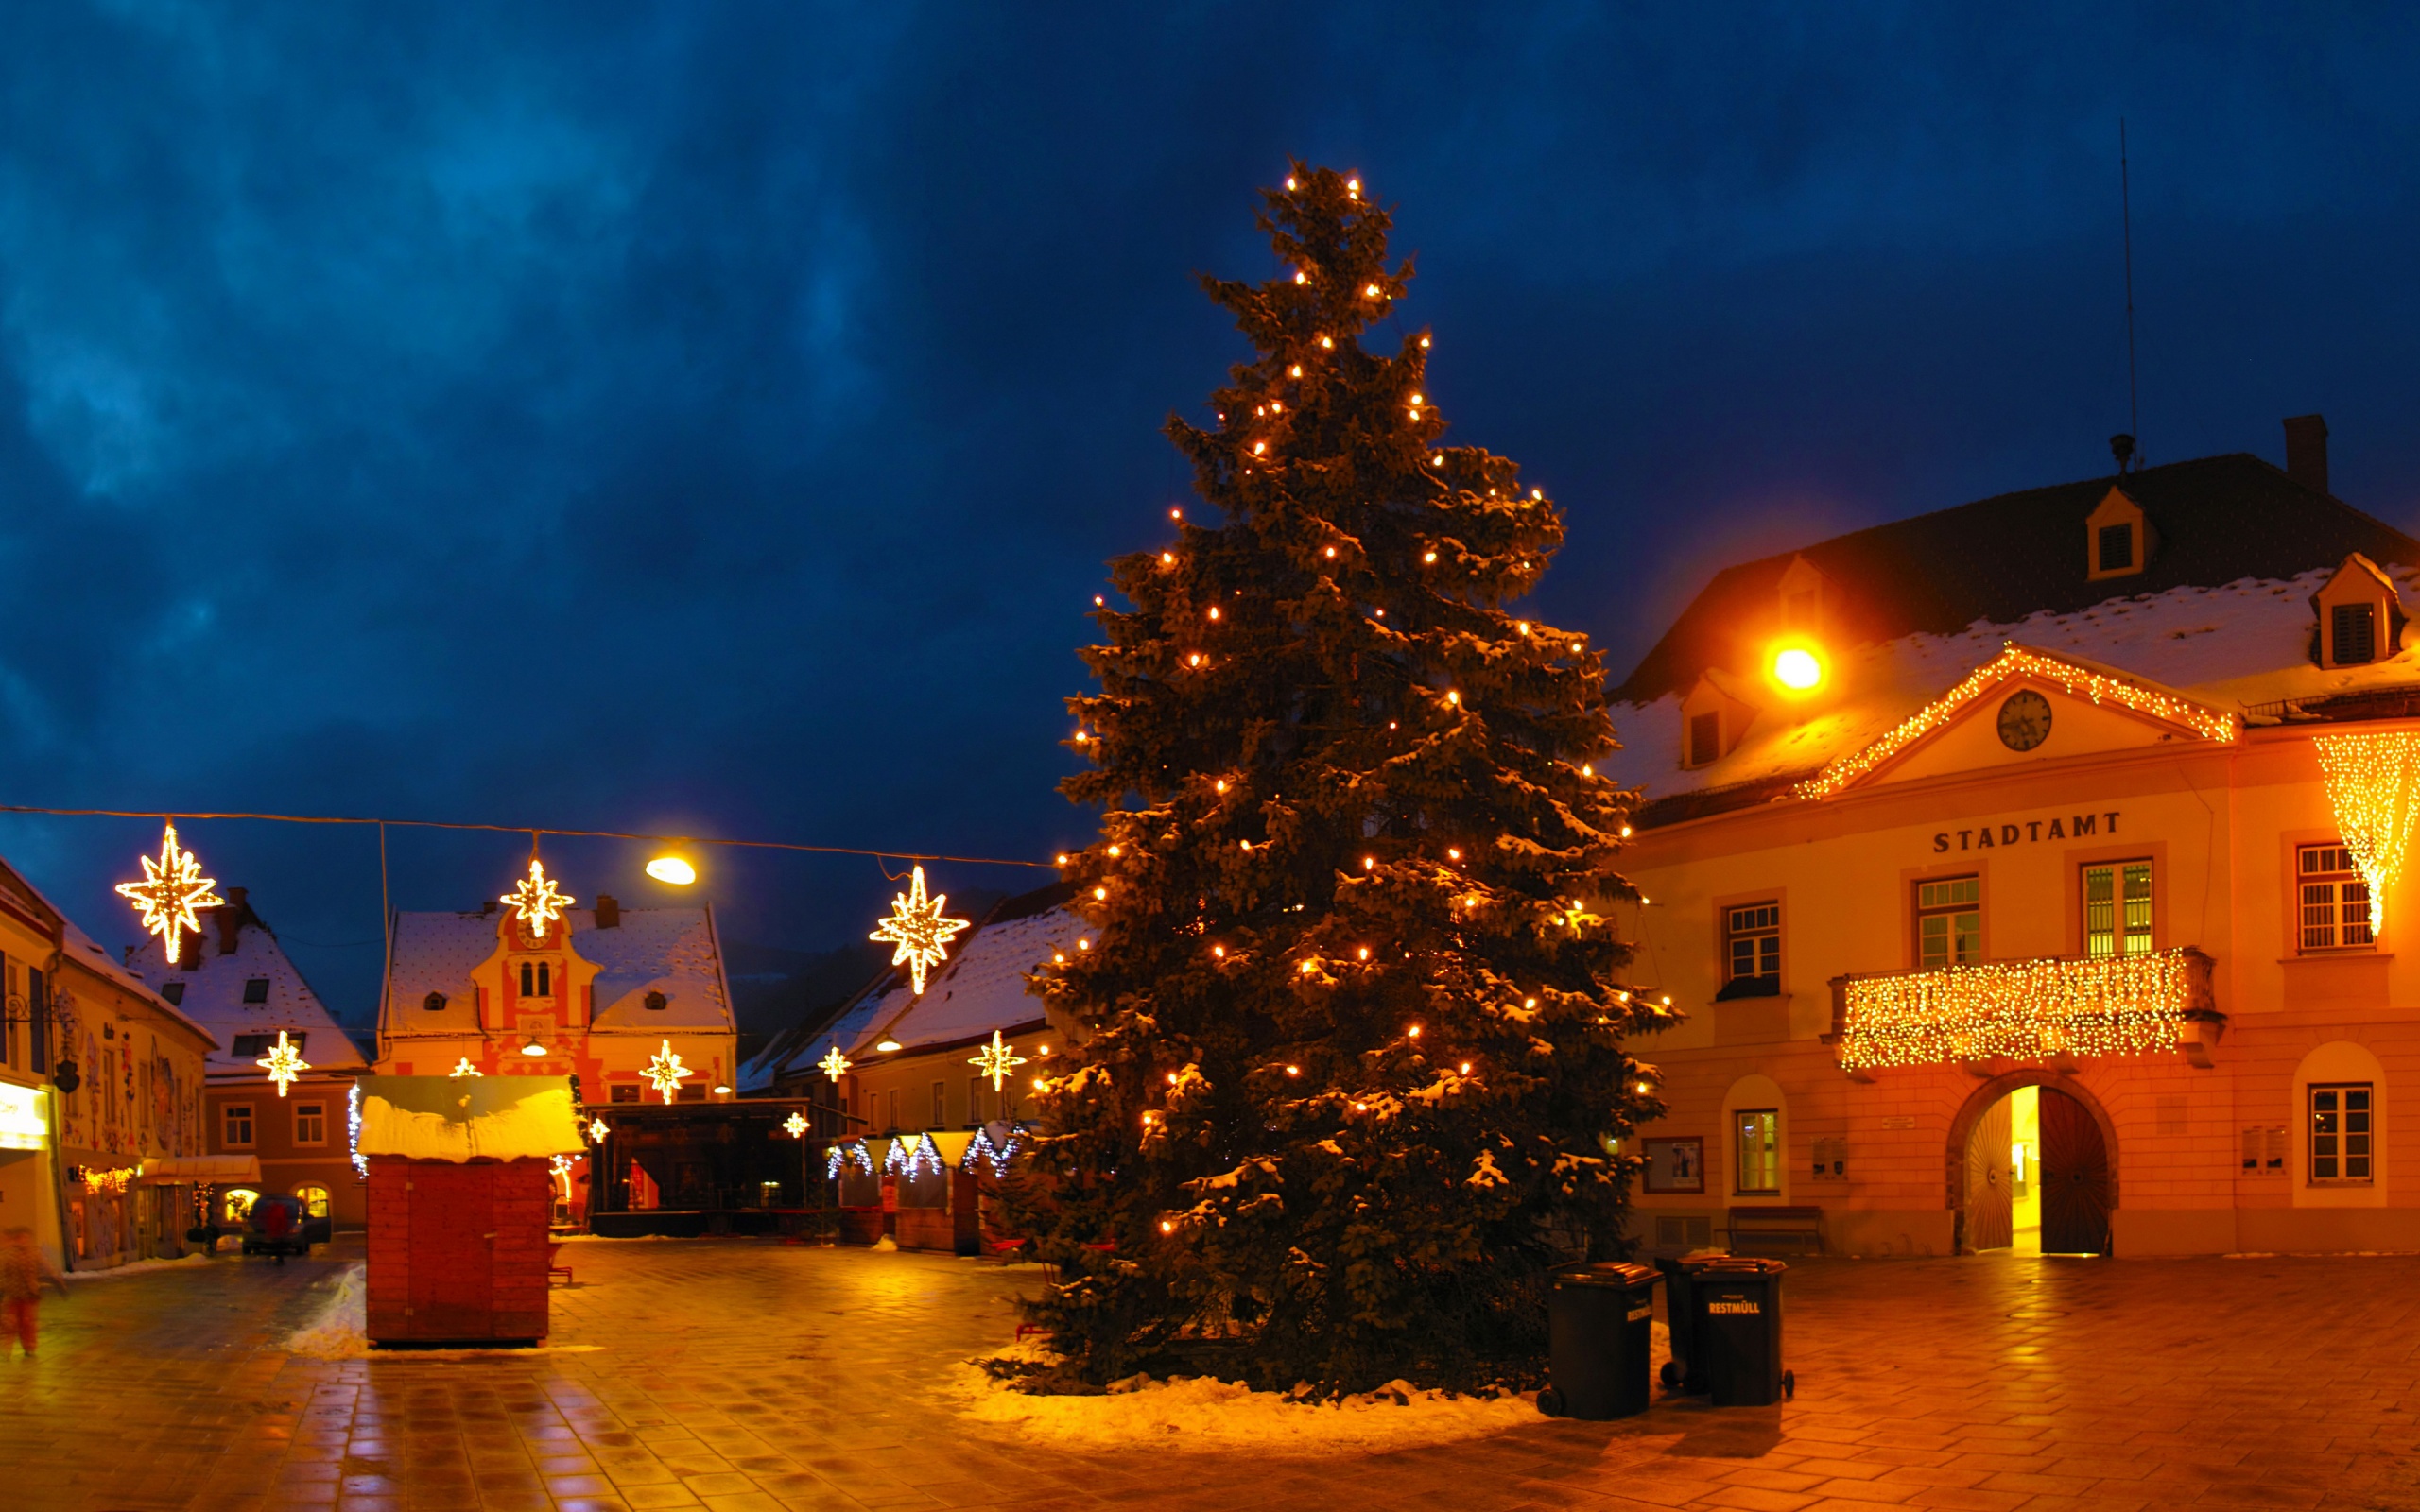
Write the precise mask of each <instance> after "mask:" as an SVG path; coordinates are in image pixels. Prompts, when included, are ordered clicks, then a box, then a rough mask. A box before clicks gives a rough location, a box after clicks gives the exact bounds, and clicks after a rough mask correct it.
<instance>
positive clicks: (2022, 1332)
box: [0, 1240, 2420, 1512]
mask: <svg viewBox="0 0 2420 1512" xmlns="http://www.w3.org/2000/svg"><path fill="white" fill-rule="evenodd" d="M354 1253H355V1254H357V1249H356V1250H355V1251H354ZM563 1259H564V1260H565V1261H566V1262H567V1263H570V1264H572V1266H573V1267H574V1269H575V1273H576V1284H574V1285H572V1286H570V1287H567V1288H562V1289H559V1290H557V1291H556V1292H555V1293H554V1294H553V1304H554V1327H555V1332H554V1336H553V1338H552V1339H551V1340H550V1341H549V1347H548V1348H547V1349H544V1351H518V1352H512V1351H479V1352H473V1353H449V1354H430V1353H392V1354H389V1353H381V1354H378V1355H376V1356H373V1357H371V1358H363V1359H321V1358H312V1357H308V1356H305V1355H302V1354H296V1353H290V1352H288V1351H287V1349H285V1343H286V1341H287V1340H289V1339H290V1338H291V1337H292V1336H293V1335H294V1334H295V1333H296V1332H297V1331H298V1330H301V1329H302V1328H303V1327H304V1326H305V1325H307V1324H308V1323H309V1322H310V1321H311V1320H312V1318H313V1317H314V1316H315V1315H316V1314H318V1313H319V1312H320V1311H321V1310H322V1309H323V1308H324V1306H325V1305H326V1303H327V1301H328V1299H329V1298H330V1297H331V1296H332V1295H334V1292H335V1289H336V1288H337V1285H338V1284H339V1283H340V1282H341V1280H343V1278H344V1276H345V1275H346V1274H347V1272H348V1270H349V1268H350V1267H351V1266H352V1265H354V1264H355V1263H357V1261H355V1260H353V1259H348V1258H346V1254H345V1251H344V1249H343V1246H338V1249H337V1254H336V1255H334V1256H332V1257H328V1258H319V1259H314V1260H310V1261H298V1262H295V1263H289V1264H286V1265H285V1266H274V1265H270V1264H268V1263H263V1262H258V1261H254V1262H240V1261H237V1260H235V1259H233V1257H226V1258H222V1259H220V1260H216V1261H212V1262H210V1263H191V1264H188V1265H182V1266H176V1267H171V1268H168V1269H165V1270H159V1271H154V1272H151V1273H148V1274H143V1275H130V1276H128V1277H125V1278H123V1279H116V1280H109V1279H104V1280H90V1281H79V1282H78V1283H76V1284H75V1287H74V1291H73V1295H72V1296H70V1297H68V1298H66V1299H64V1300H63V1301H62V1300H61V1298H60V1297H58V1296H57V1295H56V1294H55V1293H53V1294H52V1295H50V1296H49V1297H47V1298H46V1300H45V1301H44V1304H43V1349H42V1352H41V1354H40V1356H39V1357H38V1358H37V1359H35V1360H32V1361H26V1360H23V1359H16V1358H12V1359H10V1360H9V1361H8V1362H7V1364H6V1365H5V1366H0V1465H5V1466H7V1467H8V1468H9V1484H8V1486H7V1487H6V1489H5V1490H0V1506H6V1507H8V1508H11V1509H23V1512H37V1509H40V1512H47V1509H51V1508H61V1509H68V1508H73V1509H78V1512H98V1509H120V1508H124V1509H135V1508H144V1509H149V1508H162V1509H165V1508H179V1509H185V1508H190V1509H195V1512H204V1509H211V1512H215V1509H228V1512H233V1509H236V1508H278V1509H285V1508H297V1509H299V1508H330V1507H334V1508H343V1509H360V1512H367V1509H372V1508H377V1509H405V1508H412V1509H440V1508H445V1509H461V1508H481V1509H493V1512H520V1509H525V1508H526V1509H533V1512H534V1509H540V1508H549V1507H552V1508H564V1509H573V1508H600V1509H601V1508H623V1507H630V1508H654V1507H693V1506H695V1507H706V1508H713V1509H717V1512H738V1509H743V1508H801V1509H814V1512H827V1509H829V1512H838V1509H856V1508H901V1509H905V1508H927V1507H966V1508H973V1507H989V1508H1002V1509H1007V1508H1015V1509H1019V1512H1044V1509H1060V1508H1080V1507H1098V1506H1111V1505H1116V1506H1138V1507H1181V1508H1199V1509H1209V1508H1227V1507H1236V1508H1254V1509H1259V1508H1277V1507H1302V1508H1330V1507H1337V1506H1342V1505H1346V1504H1348V1503H1349V1504H1353V1505H1359V1506H1371V1507H1397V1506H1426V1507H1436V1508H1441V1509H1443V1508H1454V1509H1462V1508H1469V1509H1481V1512H1509V1509H1513V1508H1530V1507H1581V1508H1591V1509H1597V1508H1603V1509H1634V1508H1645V1507H1656V1508H1683V1507H1705V1508H1713V1507H1734V1508H1751V1509H1756V1508H1761V1509H1768V1512H1800V1509H1819V1512H1857V1509H1871V1508H1873V1507H1875V1506H1877V1505H1880V1506H1908V1507H1962V1508H1984V1509H2027V1512H2048V1509H2051V1508H2068V1507H2092V1508H2145V1507H2182V1506H2197V1507H2199V1506H2209V1507H2221V1506H2225V1507H2262V1508H2281V1507H2331V1508H2334V1507H2343V1508H2352V1507H2361V1508H2420V1472H2415V1469H2414V1461H2415V1457H2420V1390H2415V1380H2420V1328H2415V1324H2420V1258H2414V1257H2375V1258H2335V1259H2289V1258H2245V1259H2229V1260H2190V1261H2151V1260H2137V1261H2128V1260H2118V1261H2078V1260H2041V1259H2030V1258H2014V1257H1982V1258H1972V1259H1965V1260H1933V1261H1869V1262H1852V1261H1818V1262H1807V1263H1798V1264H1795V1265H1793V1267H1792V1269H1791V1272H1790V1274H1789V1278H1788V1286H1789V1293H1788V1312H1787V1317H1788V1332H1787V1338H1788V1356H1789V1365H1790V1366H1792V1367H1793V1368H1794V1369H1795V1371H1796V1373H1797V1381H1798V1396H1797V1399H1796V1400H1795V1401H1793V1402H1790V1403H1789V1404H1787V1405H1784V1406H1781V1407H1775V1408H1768V1409H1746V1408H1741V1409H1728V1410H1720V1411H1719V1410H1716V1409H1713V1408H1710V1407H1707V1406H1705V1405H1703V1403H1702V1402H1666V1403H1664V1404H1660V1405H1658V1406H1657V1407H1656V1408H1655V1409H1654V1410H1653V1411H1652V1412H1651V1413H1650V1414H1648V1415H1647V1416H1646V1417H1640V1418H1635V1419H1632V1420H1629V1421H1625V1422H1619V1423H1609V1424H1585V1423H1574V1422H1567V1421H1555V1420H1549V1419H1546V1418H1543V1417H1542V1418H1539V1419H1538V1420H1537V1421H1536V1422H1535V1423H1534V1425H1530V1426H1525V1427H1522V1428H1519V1429H1516V1430H1514V1431H1513V1432H1510V1433H1504V1434H1499V1435H1495V1436H1494V1437H1492V1438H1485V1439H1477V1440H1469V1441H1464V1442H1461V1443H1453V1444H1444V1445H1439V1446H1436V1447H1433V1448H1424V1449H1418V1450H1412V1451H1406V1452H1392V1453H1384V1454H1366V1453H1363V1454H1351V1455H1341V1456H1337V1457H1332V1458H1326V1459H1297V1460H1282V1459H1273V1458H1271V1457H1268V1456H1265V1455H1253V1454H1239V1453H1219V1454H1195V1453H1185V1452H1177V1451H1173V1450H1171V1449H1169V1448H1167V1447H1164V1446H1157V1445H1154V1446H1149V1447H1137V1448H1136V1449H1134V1450H1132V1451H1129V1452H1115V1453H1099V1452H1096V1453H1075V1452H1063V1451H1059V1450H1055V1449H1046V1448H1041V1447H1037V1446H1035V1445H1032V1444H1029V1443H1019V1442H1017V1441H1015V1440H1014V1439H1012V1438H1007V1437H1000V1436H995V1435H994V1434H995V1431H993V1430H987V1429H983V1428H980V1427H977V1426H976V1425H973V1424H970V1423H969V1422H967V1421H966V1420H965V1419H964V1418H962V1417H959V1416H958V1415H957V1414H956V1413H955V1412H954V1411H953V1410H952V1409H951V1408H950V1407H949V1406H948V1405H947V1403H946V1401H945V1400H943V1399H942V1395H941V1393H940V1392H939V1391H938V1390H937V1383H938V1382H939V1381H940V1379H941V1378H942V1375H943V1374H944V1373H945V1372H946V1371H948V1370H949V1368H950V1367H951V1366H954V1365H956V1364H957V1363H959V1362H961V1361H963V1360H965V1359H967V1358H968V1357H970V1356H972V1355H974V1354H977V1353H978V1352H980V1351H983V1350H985V1349H991V1348H995V1347H997V1346H999V1345H1001V1344H1004V1343H1006V1342H1007V1341H1008V1340H1009V1339H1010V1338H1011V1334H1012V1332H1013V1329H1014V1326H1015V1314H1014V1311H1013V1302H1014V1298H1015V1297H1017V1296H1018V1295H1019V1294H1021V1293H1023V1292H1026V1291H1029V1290H1030V1289H1031V1288H1033V1287H1034V1286H1036V1285H1038V1284H1039V1277H1040V1273H1039V1272H1038V1271H1037V1270H1035V1269H1032V1268H1029V1267H1026V1268H1018V1269H1010V1270H1004V1269H1001V1268H999V1267H997V1266H995V1265H993V1264H991V1263H985V1262H977V1261H968V1260H954V1259H948V1258H942V1257H934V1256H926V1255H918V1254H876V1253H871V1252H867V1251H862V1250H846V1249H842V1250H831V1249H816V1248H807V1247H800V1246H785V1245H781V1244H778V1243H774V1242H769V1241H737V1240H735V1241H724V1242H716V1241H667V1242H643V1241H631V1242H619V1243H616V1242H583V1243H575V1244H571V1245H567V1246H565V1247H564V1250H563Z"/></svg>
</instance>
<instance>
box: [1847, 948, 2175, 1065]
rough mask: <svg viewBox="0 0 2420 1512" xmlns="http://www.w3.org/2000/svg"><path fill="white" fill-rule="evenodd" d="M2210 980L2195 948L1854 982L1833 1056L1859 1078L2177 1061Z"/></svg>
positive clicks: (1946, 970) (1899, 973) (1948, 969)
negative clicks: (2158, 1056)
mask: <svg viewBox="0 0 2420 1512" xmlns="http://www.w3.org/2000/svg"><path fill="white" fill-rule="evenodd" d="M2209 977H2210V960H2209V957H2208V956H2206V955H2204V954H2202V953H2201V952H2199V951H2196V950H2193V949H2190V948H2189V947H2188V948H2185V949H2178V950H2168V951H2158V952H2154V953H2153V954H2149V955H2104V956H2100V957H2097V958H2086V959H2081V960H2079V959H2068V958H2065V957H2059V958H2052V959H2046V960H2031V961H2005V962H1997V963H1992V964H1987V965H1980V966H1947V967H1940V968H1936V969H1934V970H1932V971H1896V972H1892V973H1890V974H1888V975H1882V976H1867V977H1852V978H1850V979H1849V981H1848V982H1847V983H1846V984H1845V986H1844V988H1843V993H1842V1000H1841V1001H1842V1014H1843V1018H1842V1027H1841V1038H1840V1045H1839V1049H1838V1057H1839V1060H1840V1064H1841V1067H1842V1069H1844V1070H1849V1071H1859V1070H1867V1069H1871V1068H1875V1067H1880V1066H1938V1065H1948V1064H1953V1063H1956V1062H1959V1061H1970V1060H1988V1059H1990V1058H1991V1057H1995V1056H2007V1057H2011V1058H2013V1059H2018V1060H2033V1059H2039V1058H2041V1057H2046V1056H2061V1055H2074V1056H2130V1055H2143V1054H2147V1053H2149V1052H2152V1051H2159V1050H2174V1049H2175V1048H2176V1047H2177V1038H2178V1031H2179V1030H2180V1029H2181V1028H2182V1027H2183V1025H2184V1022H2185V1020H2186V1019H2187V1016H2188V1015H2196V1016H2198V1015H2201V1014H2204V1013H2206V1012H2208V1011H2209V1008H2208V1005H2209V1001H2210V997H2209Z"/></svg>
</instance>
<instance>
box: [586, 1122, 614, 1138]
mask: <svg viewBox="0 0 2420 1512" xmlns="http://www.w3.org/2000/svg"><path fill="white" fill-rule="evenodd" d="M613 1132H614V1130H613V1127H612V1125H608V1124H607V1123H606V1122H605V1121H604V1120H603V1119H601V1118H592V1119H590V1120H589V1121H588V1137H589V1138H590V1139H592V1140H595V1141H596V1143H599V1144H602V1143H605V1136H606V1135H608V1134H611V1133H613Z"/></svg>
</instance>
